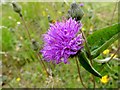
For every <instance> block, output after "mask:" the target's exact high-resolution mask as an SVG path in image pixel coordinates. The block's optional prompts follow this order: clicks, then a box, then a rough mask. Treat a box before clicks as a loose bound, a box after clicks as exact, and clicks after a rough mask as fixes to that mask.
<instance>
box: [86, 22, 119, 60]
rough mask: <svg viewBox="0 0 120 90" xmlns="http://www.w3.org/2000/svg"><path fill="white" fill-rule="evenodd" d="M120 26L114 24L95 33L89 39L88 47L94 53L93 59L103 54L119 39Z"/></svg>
mask: <svg viewBox="0 0 120 90" xmlns="http://www.w3.org/2000/svg"><path fill="white" fill-rule="evenodd" d="M119 28H120V26H119V24H114V25H112V26H108V27H105V28H102V29H100V30H97V31H95V32H94V33H93V34H91V35H89V36H88V38H87V42H88V45H89V47H90V50H91V51H92V53H91V54H92V57H91V58H95V57H97V56H98V55H99V54H100V53H101V52H103V51H104V50H105V49H107V48H108V47H109V46H110V45H111V44H112V43H113V42H114V41H116V40H117V39H118V33H119V32H120V29H119Z"/></svg>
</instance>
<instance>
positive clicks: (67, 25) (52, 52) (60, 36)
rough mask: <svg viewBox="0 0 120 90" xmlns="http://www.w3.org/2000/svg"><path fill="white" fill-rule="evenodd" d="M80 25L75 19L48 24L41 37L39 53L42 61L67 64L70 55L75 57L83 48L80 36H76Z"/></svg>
mask: <svg viewBox="0 0 120 90" xmlns="http://www.w3.org/2000/svg"><path fill="white" fill-rule="evenodd" d="M81 28H82V24H81V23H78V22H77V21H76V20H75V19H72V18H70V19H68V20H64V21H63V22H56V23H55V24H50V28H49V29H48V32H47V33H46V34H44V35H43V38H44V47H43V49H42V50H41V51H40V52H41V53H42V56H43V58H44V60H46V61H48V62H50V61H52V62H55V63H57V64H58V63H60V62H64V63H67V62H68V58H69V57H70V55H75V54H76V53H77V52H78V51H79V50H81V49H82V48H83V39H82V34H78V32H79V30H80V29H81Z"/></svg>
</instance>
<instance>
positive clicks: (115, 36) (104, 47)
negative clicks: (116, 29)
mask: <svg viewBox="0 0 120 90" xmlns="http://www.w3.org/2000/svg"><path fill="white" fill-rule="evenodd" d="M119 34H120V33H119ZM119 34H116V35H114V36H113V37H112V38H111V39H109V40H107V41H106V42H105V43H104V44H103V45H101V46H100V47H99V48H97V49H95V50H94V51H92V52H91V55H92V58H96V57H97V56H98V55H99V54H100V53H101V52H103V51H104V50H105V49H106V48H108V46H110V45H111V44H112V43H113V42H114V41H116V40H117V39H118V35H119Z"/></svg>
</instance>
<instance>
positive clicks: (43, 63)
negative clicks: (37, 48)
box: [37, 54, 50, 76]
mask: <svg viewBox="0 0 120 90" xmlns="http://www.w3.org/2000/svg"><path fill="white" fill-rule="evenodd" d="M37 56H38V58H40V55H39V54H38V55H37ZM40 63H42V65H43V67H44V70H45V71H46V74H47V76H49V75H50V74H49V73H48V71H47V69H46V66H45V64H44V62H43V61H42V59H41V58H40Z"/></svg>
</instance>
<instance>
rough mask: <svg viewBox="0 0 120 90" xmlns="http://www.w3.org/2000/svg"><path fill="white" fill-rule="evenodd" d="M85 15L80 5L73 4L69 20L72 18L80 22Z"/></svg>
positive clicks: (69, 12)
mask: <svg viewBox="0 0 120 90" xmlns="http://www.w3.org/2000/svg"><path fill="white" fill-rule="evenodd" d="M83 15H84V12H83V10H82V9H81V7H80V5H78V4H77V3H72V4H71V8H70V10H69V11H68V18H69V17H72V18H75V19H76V20H77V21H80V20H81V19H82V17H83Z"/></svg>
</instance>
